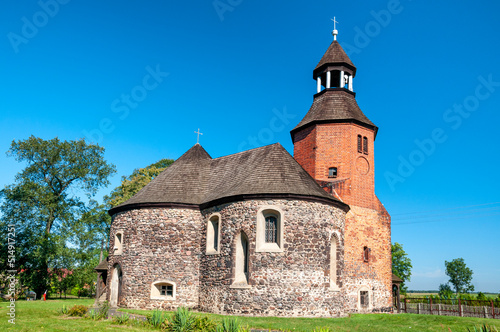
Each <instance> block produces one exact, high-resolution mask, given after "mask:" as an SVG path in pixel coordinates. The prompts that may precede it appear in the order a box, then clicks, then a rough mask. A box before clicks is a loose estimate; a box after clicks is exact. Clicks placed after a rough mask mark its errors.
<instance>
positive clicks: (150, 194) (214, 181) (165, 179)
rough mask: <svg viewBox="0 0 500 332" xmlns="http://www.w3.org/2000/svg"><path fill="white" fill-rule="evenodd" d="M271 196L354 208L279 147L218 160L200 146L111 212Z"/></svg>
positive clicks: (188, 152) (269, 146) (271, 146)
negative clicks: (322, 184)
mask: <svg viewBox="0 0 500 332" xmlns="http://www.w3.org/2000/svg"><path fill="white" fill-rule="evenodd" d="M268 197H272V198H296V199H307V200H313V201H320V202H324V203H327V204H333V205H337V206H339V207H340V208H342V209H344V210H347V209H348V206H347V205H345V204H344V203H342V202H340V201H339V200H338V199H337V198H335V197H333V196H331V195H329V194H328V193H327V192H325V191H324V190H323V189H322V188H321V187H320V186H319V185H318V184H317V183H316V181H315V180H314V179H313V178H312V177H311V176H310V175H309V174H308V173H307V172H306V171H305V170H304V169H303V168H302V167H301V166H300V165H299V164H298V163H297V161H295V159H293V157H292V156H291V155H290V154H289V153H288V152H287V151H286V150H285V149H284V148H283V147H282V146H281V145H280V144H279V143H277V144H273V145H268V146H264V147H261V148H257V149H253V150H248V151H244V152H240V153H236V154H233V155H229V156H224V157H220V158H217V159H212V158H211V157H210V155H209V154H208V153H207V152H206V151H205V150H204V149H203V148H202V147H201V145H199V144H196V145H195V146H193V147H192V148H191V149H189V150H188V151H187V152H186V153H184V154H183V155H182V156H181V157H180V158H179V159H177V160H176V161H175V162H174V163H173V164H172V165H170V166H169V167H168V168H167V169H166V170H165V171H163V172H162V173H161V174H160V175H158V176H157V177H156V178H155V179H153V180H152V181H151V182H150V183H149V184H148V185H146V186H145V187H144V188H142V189H141V190H140V191H139V192H138V193H137V194H135V195H134V196H133V197H132V198H131V199H129V200H128V201H126V202H124V203H123V204H120V205H118V206H116V207H114V208H112V209H111V210H110V211H109V213H110V214H111V215H113V214H115V213H117V212H120V211H125V210H130V209H134V208H143V207H191V208H205V207H208V206H213V205H217V204H222V203H224V202H231V201H237V200H245V199H264V198H268Z"/></svg>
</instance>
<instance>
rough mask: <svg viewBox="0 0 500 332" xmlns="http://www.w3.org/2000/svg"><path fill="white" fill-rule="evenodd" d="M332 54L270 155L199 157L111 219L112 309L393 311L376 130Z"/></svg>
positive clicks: (346, 65) (338, 55)
mask: <svg viewBox="0 0 500 332" xmlns="http://www.w3.org/2000/svg"><path fill="white" fill-rule="evenodd" d="M337 33H338V32H337V30H334V31H333V35H334V40H333V42H332V43H331V45H330V46H329V47H328V49H327V51H326V53H325V54H324V55H323V57H322V58H321V60H320V61H319V63H318V65H317V66H316V68H314V70H313V79H314V80H315V81H316V84H317V93H316V94H315V95H314V99H313V103H312V106H311V108H310V109H309V111H308V112H307V113H306V112H304V113H305V116H304V117H303V119H302V120H301V121H300V122H299V123H298V124H297V125H296V126H295V128H293V129H292V130H291V132H290V134H291V139H292V141H293V144H294V155H293V157H292V156H291V155H290V154H289V153H288V152H287V151H286V150H285V149H284V148H283V147H282V146H281V145H280V144H279V143H276V144H272V145H268V146H263V147H260V148H256V149H252V150H248V151H243V152H240V153H236V154H232V155H228V156H224V157H220V158H216V159H213V158H212V157H210V154H209V153H208V152H207V151H205V150H204V149H203V147H202V146H201V145H199V144H196V145H194V146H193V147H192V148H191V149H189V150H188V151H187V152H185V153H184V154H183V155H182V156H181V157H180V158H179V159H177V160H176V161H175V162H174V163H173V164H172V165H171V166H170V167H168V168H167V169H166V170H165V171H163V172H162V173H161V174H160V175H158V176H157V177H156V178H155V179H154V180H153V181H151V182H150V183H149V184H148V185H146V186H145V187H144V188H143V189H142V190H141V191H139V192H138V193H137V194H136V195H135V196H133V197H132V198H131V199H129V200H128V201H126V202H125V203H123V204H121V205H119V206H116V207H114V208H112V209H111V210H110V211H109V214H110V215H111V216H112V220H113V221H112V225H111V234H110V246H109V248H110V253H109V257H108V260H107V261H103V262H102V263H101V264H100V265H99V267H98V268H96V270H98V273H100V274H101V275H102V276H103V278H104V284H105V285H107V286H106V299H107V300H108V301H109V302H110V304H111V306H120V307H128V308H149V309H151V308H161V309H169V310H171V309H175V308H176V307H179V306H184V307H189V308H193V309H196V310H200V311H205V312H211V313H217V314H237V315H256V316H257V315H258V316H283V317H291V316H303V317H319V316H322V317H338V316H344V315H346V314H348V313H351V312H390V311H392V301H393V300H392V299H393V294H392V287H393V285H392V271H391V219H390V216H389V214H388V213H387V211H386V210H385V208H384V206H383V205H382V204H381V202H380V201H379V199H378V198H377V196H376V195H375V176H374V170H375V168H374V151H375V150H374V142H375V138H376V136H377V131H378V128H377V126H376V125H375V124H373V123H372V122H371V121H370V120H369V119H368V118H367V117H366V115H365V114H364V113H363V112H362V111H361V109H360V108H359V106H358V104H357V102H356V98H355V97H356V93H355V92H354V89H353V80H354V77H355V76H356V67H355V66H354V64H353V63H352V62H351V60H350V59H349V57H348V56H347V54H346V53H345V52H344V50H343V49H342V47H341V46H340V44H339V43H338V42H337V40H336V36H337Z"/></svg>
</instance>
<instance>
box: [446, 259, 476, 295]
mask: <svg viewBox="0 0 500 332" xmlns="http://www.w3.org/2000/svg"><path fill="white" fill-rule="evenodd" d="M444 265H445V266H446V275H447V276H448V277H450V281H449V282H450V284H452V285H453V287H455V292H456V293H457V294H459V293H469V292H472V291H474V285H472V284H471V282H472V274H474V272H472V270H471V269H469V268H468V267H467V266H466V265H465V262H464V259H463V258H456V259H454V260H452V261H451V262H448V261H444Z"/></svg>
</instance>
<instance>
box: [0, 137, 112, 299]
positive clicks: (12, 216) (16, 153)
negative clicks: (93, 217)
mask: <svg viewBox="0 0 500 332" xmlns="http://www.w3.org/2000/svg"><path fill="white" fill-rule="evenodd" d="M7 155H8V156H10V157H14V158H15V159H16V160H17V161H18V162H22V163H24V164H25V165H26V166H25V167H24V169H23V170H22V171H21V172H19V173H18V174H17V175H16V177H15V182H14V183H13V184H11V185H7V186H6V187H5V188H4V189H3V190H1V191H0V199H1V203H0V212H1V215H2V219H1V223H0V228H5V227H7V225H14V226H15V228H16V240H18V242H17V243H16V256H17V261H16V264H15V268H17V269H18V270H20V272H21V273H20V275H21V282H23V283H24V284H27V285H30V286H31V288H34V289H35V291H36V292H37V293H38V295H40V294H41V293H43V292H44V291H45V290H46V289H48V284H49V272H48V271H49V267H52V266H51V265H58V264H57V261H58V259H60V256H58V252H60V251H61V250H62V248H64V247H65V246H66V243H67V241H69V238H70V237H71V235H72V234H74V231H75V230H74V225H75V224H76V223H77V221H78V220H79V219H80V217H81V215H82V214H83V213H84V212H85V211H86V210H87V209H88V207H87V204H88V203H87V202H86V200H88V199H90V198H91V197H92V196H93V195H95V193H96V192H97V191H98V190H99V189H100V188H101V187H103V186H107V185H108V184H109V181H108V177H109V176H110V175H112V174H113V173H115V166H114V165H112V164H109V163H107V162H106V161H105V160H104V149H103V148H102V147H99V146H98V145H94V144H88V143H87V142H85V140H83V139H81V140H76V141H61V140H59V139H58V138H54V139H51V140H43V139H41V138H37V137H34V136H31V137H30V138H28V139H25V140H18V141H13V142H12V144H11V146H10V149H9V150H8V151H7ZM2 250H3V248H2ZM1 263H5V262H4V261H2V262H1ZM3 267H4V266H3Z"/></svg>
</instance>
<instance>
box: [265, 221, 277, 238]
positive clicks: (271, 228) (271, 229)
mask: <svg viewBox="0 0 500 332" xmlns="http://www.w3.org/2000/svg"><path fill="white" fill-rule="evenodd" d="M266 243H278V219H277V218H276V217H275V216H268V217H266Z"/></svg>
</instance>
